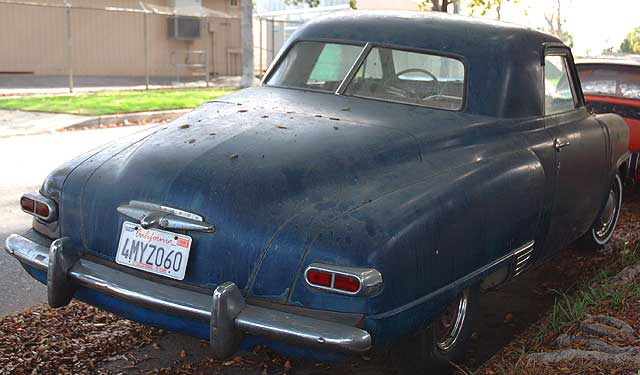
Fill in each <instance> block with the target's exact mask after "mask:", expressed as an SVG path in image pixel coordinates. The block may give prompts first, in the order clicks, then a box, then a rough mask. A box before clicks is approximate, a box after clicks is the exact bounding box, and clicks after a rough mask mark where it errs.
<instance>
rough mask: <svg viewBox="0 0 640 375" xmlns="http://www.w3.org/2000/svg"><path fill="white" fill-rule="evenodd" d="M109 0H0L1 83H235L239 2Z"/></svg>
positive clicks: (59, 85) (63, 85) (73, 86)
mask: <svg viewBox="0 0 640 375" xmlns="http://www.w3.org/2000/svg"><path fill="white" fill-rule="evenodd" d="M113 2H114V5H116V6H109V7H96V6H95V5H96V4H97V3H98V2H97V1H91V0H85V1H84V2H80V1H74V2H73V4H71V3H69V2H66V1H64V0H58V1H56V0H49V2H48V3H39V2H25V1H9V0H0V48H2V53H0V89H2V88H7V87H14V88H20V87H22V88H24V89H25V90H28V89H30V88H35V87H39V88H51V89H55V88H59V89H60V88H63V89H66V88H68V90H69V91H71V92H73V91H74V89H76V88H78V87H88V86H92V87H108V88H115V87H134V88H146V89H149V88H159V87H169V86H170V87H175V86H208V85H209V82H214V83H216V82H222V83H223V84H224V83H225V82H227V81H228V82H227V83H228V85H234V84H237V80H235V79H233V78H226V77H230V76H238V75H240V71H241V45H240V22H239V18H238V16H237V13H238V12H239V9H231V10H232V12H227V11H225V9H222V10H215V9H207V8H202V9H200V10H199V11H198V12H197V13H194V14H188V13H187V14H184V13H181V14H176V12H175V10H173V9H171V8H170V7H162V6H158V5H152V4H148V3H143V2H138V1H135V0H113ZM100 3H102V4H104V3H106V2H100ZM222 4H225V3H222ZM118 5H119V6H118ZM227 10H228V9H227Z"/></svg>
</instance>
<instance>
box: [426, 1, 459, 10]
mask: <svg viewBox="0 0 640 375" xmlns="http://www.w3.org/2000/svg"><path fill="white" fill-rule="evenodd" d="M453 2H454V0H423V1H421V2H419V3H418V9H419V10H421V11H432V12H446V11H447V9H448V8H449V4H453Z"/></svg>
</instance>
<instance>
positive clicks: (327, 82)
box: [266, 42, 362, 92]
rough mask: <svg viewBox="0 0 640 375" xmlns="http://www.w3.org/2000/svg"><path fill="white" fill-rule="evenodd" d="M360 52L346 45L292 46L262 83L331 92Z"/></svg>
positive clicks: (311, 44)
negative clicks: (273, 71) (265, 81)
mask: <svg viewBox="0 0 640 375" xmlns="http://www.w3.org/2000/svg"><path fill="white" fill-rule="evenodd" d="M361 51H362V47H361V46H354V45H349V44H337V43H324V42H299V43H296V44H295V45H294V46H293V47H292V48H291V49H290V50H289V52H288V53H287V56H285V58H284V59H283V60H282V61H281V62H280V64H279V65H278V68H277V70H276V71H275V73H274V74H273V75H272V76H271V77H270V78H269V80H268V81H267V83H266V84H267V86H280V87H291V88H298V89H310V90H316V91H326V92H334V91H335V90H336V89H337V88H338V86H339V85H340V82H342V80H343V79H344V77H345V76H346V75H347V72H348V71H349V68H351V66H352V65H353V63H354V62H355V61H356V59H357V58H358V55H359V54H360V52H361Z"/></svg>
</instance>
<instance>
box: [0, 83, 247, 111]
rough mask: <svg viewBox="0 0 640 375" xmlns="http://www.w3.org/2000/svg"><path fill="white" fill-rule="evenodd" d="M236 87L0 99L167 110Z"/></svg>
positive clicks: (0, 104)
mask: <svg viewBox="0 0 640 375" xmlns="http://www.w3.org/2000/svg"><path fill="white" fill-rule="evenodd" d="M234 90H235V89H180V90H149V91H142V90H140V91H111V92H100V93H91V94H81V95H74V96H39V97H37V96H33V97H26V98H18V99H0V109H13V110H22V111H38V112H55V113H71V114H77V115H106V114H113V113H128V112H144V111H157V110H167V109H181V108H193V107H197V106H198V105H200V104H202V103H203V102H205V101H207V100H211V99H214V98H217V97H219V96H222V95H225V94H229V93H231V92H233V91H234Z"/></svg>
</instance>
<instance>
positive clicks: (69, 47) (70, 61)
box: [64, 0, 73, 93]
mask: <svg viewBox="0 0 640 375" xmlns="http://www.w3.org/2000/svg"><path fill="white" fill-rule="evenodd" d="M64 6H65V8H66V13H67V71H68V72H69V92H71V93H73V41H72V33H71V4H70V3H69V1H67V0H65V2H64Z"/></svg>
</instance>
